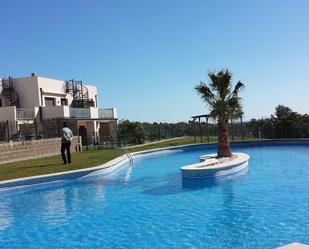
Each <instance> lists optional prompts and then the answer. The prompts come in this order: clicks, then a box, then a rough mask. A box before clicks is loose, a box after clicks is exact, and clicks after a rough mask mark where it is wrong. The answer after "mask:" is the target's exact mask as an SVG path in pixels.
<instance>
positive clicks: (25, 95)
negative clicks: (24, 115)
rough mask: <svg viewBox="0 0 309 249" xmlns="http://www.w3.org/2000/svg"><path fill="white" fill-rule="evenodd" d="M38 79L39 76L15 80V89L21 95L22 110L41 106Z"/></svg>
mask: <svg viewBox="0 0 309 249" xmlns="http://www.w3.org/2000/svg"><path fill="white" fill-rule="evenodd" d="M37 78H38V77H37V76H33V77H25V78H13V87H14V89H15V91H16V92H17V93H18V95H19V104H20V107H21V108H25V109H33V108H34V107H35V106H39V101H40V93H39V89H38V79H37Z"/></svg>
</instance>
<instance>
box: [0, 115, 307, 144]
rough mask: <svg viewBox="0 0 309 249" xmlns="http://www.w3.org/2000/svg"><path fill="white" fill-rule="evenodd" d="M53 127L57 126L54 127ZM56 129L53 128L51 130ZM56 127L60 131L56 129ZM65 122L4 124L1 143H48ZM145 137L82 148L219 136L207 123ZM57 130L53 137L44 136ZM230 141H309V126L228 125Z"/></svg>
mask: <svg viewBox="0 0 309 249" xmlns="http://www.w3.org/2000/svg"><path fill="white" fill-rule="evenodd" d="M52 124H53V125H52ZM50 127H52V128H50ZM55 127H56V128H55ZM69 127H70V128H72V130H73V134H74V135H80V134H79V133H78V128H77V126H76V124H70V126H69ZM61 128H62V121H61V120H60V121H57V122H56V121H55V120H54V121H47V122H45V123H43V124H38V125H37V123H36V122H33V123H27V122H25V123H23V124H19V125H18V128H17V123H16V122H10V121H6V122H0V142H8V141H10V140H12V141H21V140H22V141H23V140H31V139H44V138H53V137H60V134H61V132H60V131H61ZM143 128H144V134H143V136H137V135H135V134H133V133H121V132H120V131H119V130H118V132H117V134H116V135H115V136H100V134H91V135H89V134H88V136H86V137H85V136H84V137H82V144H83V146H85V147H88V148H91V147H98V148H111V147H112V148H113V147H115V146H119V145H122V144H123V145H127V146H130V145H138V144H146V143H149V142H154V141H161V140H165V139H170V138H177V137H183V136H188V137H191V138H192V142H193V143H207V142H214V141H215V138H216V136H217V134H218V129H217V125H216V124H214V123H212V124H206V123H201V124H199V123H179V124H166V123H159V124H158V123H153V124H149V123H147V124H143ZM51 129H56V130H55V131H54V132H53V133H50V132H48V133H47V132H44V131H50V130H51ZM227 129H228V132H229V136H230V140H231V141H235V140H251V139H291V138H309V125H307V124H304V125H302V126H293V127H276V126H272V125H268V126H265V125H264V126H252V124H250V123H249V122H244V123H240V122H236V123H229V124H228V125H227Z"/></svg>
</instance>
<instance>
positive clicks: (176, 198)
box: [0, 145, 309, 249]
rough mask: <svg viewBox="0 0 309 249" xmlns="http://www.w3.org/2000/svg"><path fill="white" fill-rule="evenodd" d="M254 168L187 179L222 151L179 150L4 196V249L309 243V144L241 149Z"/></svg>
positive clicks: (0, 222)
mask: <svg viewBox="0 0 309 249" xmlns="http://www.w3.org/2000/svg"><path fill="white" fill-rule="evenodd" d="M234 151H242V152H245V153H248V154H249V155H250V157H251V159H250V161H249V169H248V171H244V172H241V174H238V175H235V176H229V177H226V178H220V179H218V180H217V181H209V180H206V181H198V182H197V183H195V182H182V179H181V173H180V170H179V167H181V166H183V165H186V164H191V163H194V162H197V161H198V157H199V156H200V155H201V154H206V153H213V152H215V149H214V148H208V147H196V148H195V149H193V148H191V149H185V150H180V149H179V150H173V151H170V152H164V153H161V154H160V153H159V154H158V153H154V154H150V155H147V156H146V157H140V158H137V159H135V164H134V165H133V167H130V166H129V165H123V166H122V167H121V168H119V169H117V170H116V171H114V172H112V173H108V174H102V175H97V176H92V177H83V178H80V179H77V180H69V181H63V182H60V183H57V184H49V185H45V186H41V187H35V188H25V189H21V190H14V191H4V192H0V248H14V249H19V248H40V249H44V248H274V247H277V246H279V245H283V244H287V243H291V242H293V241H298V242H301V243H307V244H309V146H305V145H303V146H302V145H299V146H297V145H293V146H265V147H250V148H246V147H238V148H237V147H236V148H234Z"/></svg>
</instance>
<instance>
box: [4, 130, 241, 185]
mask: <svg viewBox="0 0 309 249" xmlns="http://www.w3.org/2000/svg"><path fill="white" fill-rule="evenodd" d="M235 139H239V137H237V138H236V137H235ZM216 141H217V137H214V136H212V137H210V142H216ZM199 142H200V138H199V137H197V138H196V142H195V139H194V137H183V138H180V139H175V140H170V141H163V142H160V143H156V144H149V145H144V146H141V147H136V148H130V149H129V151H130V152H136V151H142V150H149V149H157V148H164V147H168V146H177V145H186V144H194V143H199ZM203 142H207V137H203ZM59 150H60V148H59ZM122 154H123V153H122V152H121V151H119V150H117V151H115V150H114V149H102V150H97V149H93V150H88V151H83V152H80V153H73V154H72V161H73V162H72V163H71V164H67V165H63V164H62V159H61V156H60V155H58V156H50V157H44V158H39V159H31V160H25V161H20V162H13V163H6V164H0V181H3V180H9V179H16V178H21V177H27V176H36V175H44V174H50V173H56V172H63V171H68V170H76V169H83V168H89V167H93V166H99V165H101V164H104V163H106V162H108V161H110V160H112V159H114V158H116V157H118V156H120V155H122Z"/></svg>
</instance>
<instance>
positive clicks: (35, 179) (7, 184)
mask: <svg viewBox="0 0 309 249" xmlns="http://www.w3.org/2000/svg"><path fill="white" fill-rule="evenodd" d="M287 144H292V145H298V144H299V145H303V144H308V145H309V139H298V140H295V139H291V140H262V141H237V142H236V141H235V142H231V145H232V147H233V145H236V146H245V147H247V146H268V145H287ZM204 146H207V147H214V146H217V144H216V143H209V144H208V143H199V144H187V145H178V146H169V147H164V148H158V149H149V150H144V151H138V152H133V153H131V155H132V156H136V155H143V154H148V153H151V152H159V151H164V150H178V149H182V150H191V149H192V148H196V147H204ZM127 162H129V160H128V158H127V156H126V155H123V156H120V157H117V158H115V159H113V160H111V161H109V162H107V163H104V164H102V165H99V166H95V167H91V168H84V169H79V170H71V171H65V172H58V173H52V174H47V175H38V176H31V177H24V178H19V179H12V180H5V181H0V192H1V191H5V190H7V189H11V188H17V187H26V186H31V185H36V184H42V183H49V182H53V181H59V180H65V179H75V178H78V177H81V176H85V175H87V174H89V173H92V172H94V171H98V170H104V171H106V172H111V171H113V170H115V169H117V168H118V167H116V166H122V165H123V164H125V163H127ZM119 163H123V164H119ZM118 164H119V165H118Z"/></svg>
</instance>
